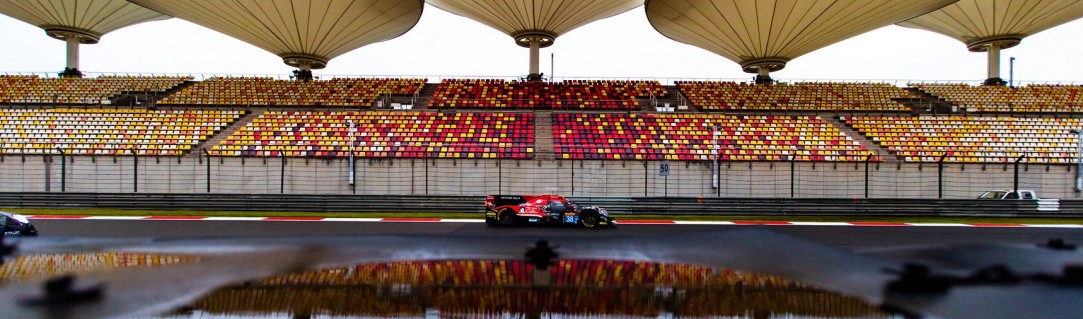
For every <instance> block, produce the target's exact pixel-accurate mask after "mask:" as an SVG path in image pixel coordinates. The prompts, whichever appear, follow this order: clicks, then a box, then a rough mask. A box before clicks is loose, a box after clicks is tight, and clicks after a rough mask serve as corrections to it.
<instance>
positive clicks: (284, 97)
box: [160, 77, 426, 108]
mask: <svg viewBox="0 0 1083 319" xmlns="http://www.w3.org/2000/svg"><path fill="white" fill-rule="evenodd" d="M425 82H426V80H425V79H373V78H335V79H331V80H314V81H304V82H302V81H288V80H276V79H272V78H245V77H241V78H221V77H216V78H211V79H208V80H205V81H200V82H198V83H196V84H194V85H192V86H189V87H186V88H184V89H182V90H180V91H179V92H177V93H175V94H172V95H169V96H167V97H166V98H164V99H162V100H161V102H160V104H162V105H211V106H231V105H237V106H314V107H320V106H330V107H347V106H349V107H355V108H369V107H372V106H373V104H374V102H376V101H377V99H379V98H380V97H381V96H414V95H416V94H418V92H420V91H421V88H422V87H423V86H424V85H425Z"/></svg>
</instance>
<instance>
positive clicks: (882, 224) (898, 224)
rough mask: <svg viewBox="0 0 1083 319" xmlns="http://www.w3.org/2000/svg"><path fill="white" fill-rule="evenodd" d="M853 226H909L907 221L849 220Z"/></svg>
mask: <svg viewBox="0 0 1083 319" xmlns="http://www.w3.org/2000/svg"><path fill="white" fill-rule="evenodd" d="M848 224H850V225H853V226H910V224H909V223H900V222H849V223H848Z"/></svg>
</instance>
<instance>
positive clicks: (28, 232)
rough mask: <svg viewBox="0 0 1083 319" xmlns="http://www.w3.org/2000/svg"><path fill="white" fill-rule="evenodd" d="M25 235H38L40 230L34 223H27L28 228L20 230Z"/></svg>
mask: <svg viewBox="0 0 1083 319" xmlns="http://www.w3.org/2000/svg"><path fill="white" fill-rule="evenodd" d="M19 234H20V235H23V236H37V235H38V230H37V228H34V225H26V228H25V229H23V230H22V231H20V232H19Z"/></svg>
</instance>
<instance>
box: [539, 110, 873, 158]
mask: <svg viewBox="0 0 1083 319" xmlns="http://www.w3.org/2000/svg"><path fill="white" fill-rule="evenodd" d="M708 125H716V126H720V131H719V132H720V134H719V136H717V137H716V138H715V137H712V134H713V132H712V131H713V130H712V129H711V128H709V127H708ZM553 128H554V132H553V133H554V140H553V141H554V148H555V151H556V157H557V158H562V159H613V160H662V159H666V160H681V161H708V160H713V159H714V158H713V156H714V154H715V153H714V149H715V145H716V144H715V143H717V146H718V148H719V152H718V153H719V155H718V156H719V160H722V161H788V160H790V157H791V156H794V157H797V160H798V161H839V162H852V161H864V160H865V157H866V156H867V155H868V154H869V152H870V151H869V150H867V149H866V148H865V147H864V146H862V145H860V144H858V143H857V142H855V141H854V140H852V139H851V138H850V137H848V136H846V135H844V134H842V132H840V131H839V129H838V128H836V127H834V126H832V125H831V124H829V123H827V122H825V121H823V120H822V119H819V118H818V117H815V116H775V115H743V116H730V115H706V114H615V113H609V114H587V113H556V114H553ZM873 160H875V161H880V160H882V159H881V158H880V157H879V156H874V157H873Z"/></svg>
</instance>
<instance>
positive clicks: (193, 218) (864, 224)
mask: <svg viewBox="0 0 1083 319" xmlns="http://www.w3.org/2000/svg"><path fill="white" fill-rule="evenodd" d="M27 218H30V219H77V220H172V221H200V220H206V221H291V222H300V221H313V222H317V221H322V222H370V223H371V222H381V223H483V222H485V220H483V219H448V218H334V217H208V216H78V215H31V216H27ZM617 224H618V225H750V226H757V225H758V226H861V227H902V226H917V227H1029V228H1083V224H1012V223H901V222H788V221H683V220H617Z"/></svg>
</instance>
